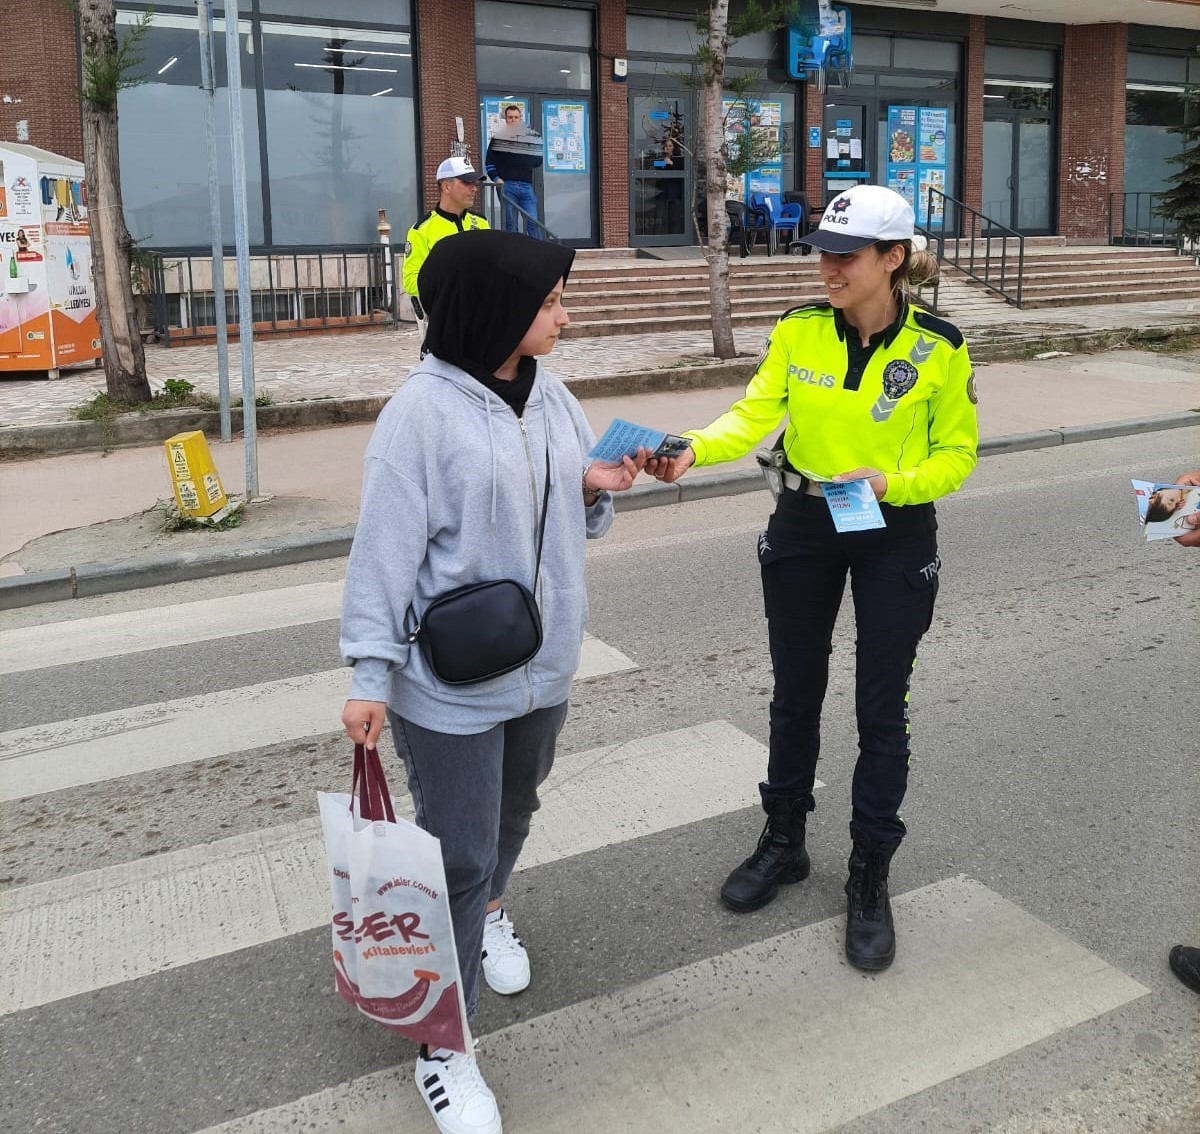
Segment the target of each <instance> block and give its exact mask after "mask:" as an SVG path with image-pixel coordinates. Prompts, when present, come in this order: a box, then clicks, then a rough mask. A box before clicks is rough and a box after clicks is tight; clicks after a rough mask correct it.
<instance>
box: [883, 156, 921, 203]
mask: <svg viewBox="0 0 1200 1134" xmlns="http://www.w3.org/2000/svg"><path fill="white" fill-rule="evenodd" d="M887 187H888V188H889V189H890V190H892V192H893V193H899V194H900V196H901V197H903V198H904V199H905V200H906V201H907V202H908V203H909V204H910V205H911V206H912V207H913V211H914V212H915V211H916V208H917V171H916V169H915V168H914V167H912V166H908V167H903V166H894V167H891V169H890V170H889V172H888V179H887Z"/></svg>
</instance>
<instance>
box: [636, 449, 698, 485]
mask: <svg viewBox="0 0 1200 1134" xmlns="http://www.w3.org/2000/svg"><path fill="white" fill-rule="evenodd" d="M695 463H696V454H695V453H694V452H693V451H692V450H691V449H685V450H684V451H683V452H682V453H680V454H679V456H678V457H658V458H657V459H656V458H654V457H651V458H650V459H649V460H648V461H647V462H646V471H647V472H648V473H649V474H650V475H651V476H652V477H654V479H655V480H661V481H662V482H663V484H674V483H675V482H676V481H677V480H678V479H679V478H680V477H681V476H683V474H684V473H685V472H687V471H688V469H690V468H691V467H692V465H694V464H695Z"/></svg>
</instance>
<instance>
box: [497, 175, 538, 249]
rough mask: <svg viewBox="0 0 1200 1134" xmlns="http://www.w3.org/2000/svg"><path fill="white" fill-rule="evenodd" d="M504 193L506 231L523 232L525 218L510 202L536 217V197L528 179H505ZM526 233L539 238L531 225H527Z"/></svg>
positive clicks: (536, 230)
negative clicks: (505, 198) (505, 199)
mask: <svg viewBox="0 0 1200 1134" xmlns="http://www.w3.org/2000/svg"><path fill="white" fill-rule="evenodd" d="M504 195H505V196H506V197H507V198H508V200H507V201H505V202H504V227H505V229H506V230H507V231H508V232H525V231H526V229H525V224H526V221H525V218H524V217H523V216H521V215H520V214H519V213H518V212H517V210H516V209H514V208H513V207H512V203H515V204H518V205H520V206H521V208H523V209H524V210H525V211H526V212H527V213H529V215H530V216H532V217H536V216H537V215H538V199H537V194H535V193H534V191H533V186H532V185H530V183H529V182H528V181H506V182H505V183H504ZM510 202H511V203H510ZM528 235H529V236H532V237H534V238H536V239H540V235H539V232H538V229H536V228H535V227H534V226H533V225H530V226H529V230H528Z"/></svg>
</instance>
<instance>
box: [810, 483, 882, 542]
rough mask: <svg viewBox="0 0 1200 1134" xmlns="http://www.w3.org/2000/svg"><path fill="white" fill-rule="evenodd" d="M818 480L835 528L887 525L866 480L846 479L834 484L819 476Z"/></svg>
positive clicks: (849, 529)
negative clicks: (819, 479) (820, 479)
mask: <svg viewBox="0 0 1200 1134" xmlns="http://www.w3.org/2000/svg"><path fill="white" fill-rule="evenodd" d="M820 484H821V491H822V492H823V493H824V494H825V503H826V504H828V505H829V514H830V515H831V516H832V517H833V526H834V527H835V528H837V530H838V531H839V532H865V531H867V530H869V529H870V528H884V527H887V524H886V523H885V522H884V519H883V512H882V511H880V508H879V501H878V500H876V499H875V491H874V489H872V488H871V482H870V481H869V480H846V481H839V482H837V483H836V484H835V483H834V482H832V481H828V480H823V481H821V482H820Z"/></svg>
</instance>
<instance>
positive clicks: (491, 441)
mask: <svg viewBox="0 0 1200 1134" xmlns="http://www.w3.org/2000/svg"><path fill="white" fill-rule="evenodd" d="M483 409H484V413H485V414H486V415H487V423H488V447H489V449H490V450H491V455H492V526H493V527H495V526H496V476H497V473H496V438H495V435H494V434H493V432H492V406H491V402H490V401H485V402H484V405H483Z"/></svg>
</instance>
